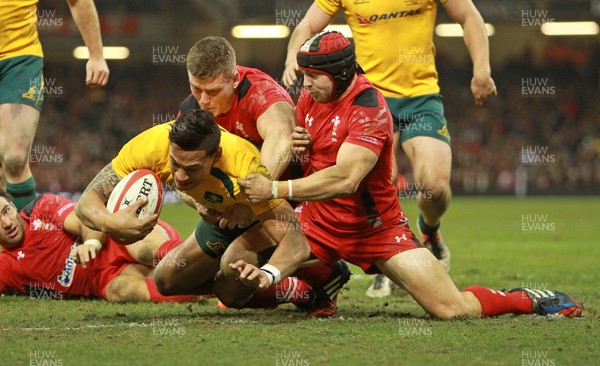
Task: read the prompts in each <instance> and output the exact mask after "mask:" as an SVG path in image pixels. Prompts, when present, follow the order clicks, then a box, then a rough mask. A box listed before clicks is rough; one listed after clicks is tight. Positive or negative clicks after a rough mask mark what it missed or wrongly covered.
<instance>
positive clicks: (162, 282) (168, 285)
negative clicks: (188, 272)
mask: <svg viewBox="0 0 600 366" xmlns="http://www.w3.org/2000/svg"><path fill="white" fill-rule="evenodd" d="M154 282H155V283H156V288H157V289H158V292H160V294H161V295H164V296H172V295H179V293H178V292H179V288H178V286H177V283H176V282H175V281H174V276H173V274H172V273H171V270H170V267H168V266H161V265H160V263H159V264H158V266H157V267H156V268H155V269H154Z"/></svg>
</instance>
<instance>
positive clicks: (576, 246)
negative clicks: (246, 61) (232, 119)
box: [0, 197, 600, 366]
mask: <svg viewBox="0 0 600 366" xmlns="http://www.w3.org/2000/svg"><path fill="white" fill-rule="evenodd" d="M403 206H404V209H405V212H406V213H407V215H408V216H409V217H410V218H411V223H412V224H413V225H414V222H415V219H416V212H417V209H416V204H415V202H414V201H405V202H404V203H403ZM162 218H163V219H164V220H166V221H168V222H170V223H172V224H173V225H174V226H175V227H176V228H177V229H179V230H180V232H181V233H182V235H183V236H187V235H188V234H189V233H191V232H192V230H193V228H194V225H195V223H196V216H195V214H194V213H193V212H192V211H191V210H190V209H188V208H185V207H183V206H179V205H174V206H167V207H165V208H164V209H163V214H162ZM599 223H600V199H599V198H597V197H581V198H562V197H549V198H527V199H516V198H507V197H503V198H462V197H457V198H455V199H454V200H453V201H452V204H451V207H450V210H449V211H448V213H447V214H446V216H444V220H443V226H442V232H443V235H444V238H445V240H446V241H447V242H448V243H449V245H450V248H451V250H452V270H451V272H450V273H451V275H452V277H453V278H454V280H455V282H456V284H457V286H458V287H459V288H464V287H467V286H469V285H472V284H480V285H484V286H488V287H492V288H497V289H506V288H510V287H520V286H530V287H536V288H542V289H559V290H562V291H565V292H567V293H569V294H572V295H573V296H575V297H576V298H578V299H579V300H580V301H581V302H583V303H584V306H585V310H584V318H582V319H563V318H544V317H538V316H501V317H498V318H495V319H472V320H466V321H447V322H443V321H437V320H432V319H430V318H429V317H428V316H427V315H426V314H425V312H424V311H423V310H421V309H420V307H419V306H418V305H416V303H415V302H414V301H413V300H412V299H410V298H409V297H406V296H390V297H387V298H384V299H370V298H367V297H365V296H364V292H365V290H366V288H367V287H368V286H369V284H370V281H371V279H370V277H369V276H365V275H364V274H363V273H362V272H361V271H360V270H359V269H356V268H354V269H353V271H354V273H355V275H354V276H353V277H352V279H351V280H350V282H349V283H348V285H347V286H346V288H345V289H344V290H343V291H342V293H341V295H340V299H339V300H338V304H339V308H340V309H339V313H340V315H341V316H340V317H339V318H337V319H328V320H313V319H310V320H309V319H306V318H305V317H304V314H303V313H301V312H297V311H295V310H294V308H293V307H290V306H284V307H281V308H279V309H276V310H272V311H263V310H241V311H236V310H217V308H216V300H214V299H210V300H207V301H204V302H199V303H193V304H158V305H156V304H119V305H114V304H108V303H106V302H103V301H99V300H77V301H66V300H60V301H56V300H39V299H30V298H28V297H14V296H3V297H2V298H0V341H1V342H0V354H1V356H0V365H57V366H58V365H60V366H62V365H131V366H132V365H150V364H157V365H163V364H164V365H167V364H168V365H277V366H287V365H293V366H298V365H301V366H308V365H324V364H330V365H421V364H423V365H424V364H434V365H545V366H558V365H594V364H598V362H600V361H598V359H599V357H600V331H599V328H600V321H599V315H600V314H599V309H600V301H599V300H598V299H599V297H600V291H599V290H598V284H599V283H600V268H599V267H600V242H599V240H598V237H599V235H598V234H599V233H600V231H599V230H598V226H597V225H599Z"/></svg>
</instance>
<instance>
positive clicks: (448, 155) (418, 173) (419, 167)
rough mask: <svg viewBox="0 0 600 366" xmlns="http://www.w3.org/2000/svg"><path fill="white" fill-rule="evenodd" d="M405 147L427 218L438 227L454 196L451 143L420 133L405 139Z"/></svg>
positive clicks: (422, 209) (419, 200) (428, 221)
mask: <svg viewBox="0 0 600 366" xmlns="http://www.w3.org/2000/svg"><path fill="white" fill-rule="evenodd" d="M402 149H403V150H404V152H405V154H406V156H408V158H409V160H410V163H411V165H412V170H413V176H414V180H415V185H416V186H417V188H418V190H419V196H418V199H417V203H418V205H419V208H420V209H421V213H422V215H423V220H424V222H425V224H427V225H429V226H436V225H437V224H438V223H439V222H440V218H441V217H442V215H443V214H444V213H445V212H446V210H447V209H448V205H449V204H450V198H451V197H452V191H451V189H450V173H451V170H452V150H451V149H450V145H448V144H447V143H445V142H443V141H441V140H438V139H435V138H433V137H428V136H417V137H413V138H411V139H409V140H406V141H404V142H403V143H402Z"/></svg>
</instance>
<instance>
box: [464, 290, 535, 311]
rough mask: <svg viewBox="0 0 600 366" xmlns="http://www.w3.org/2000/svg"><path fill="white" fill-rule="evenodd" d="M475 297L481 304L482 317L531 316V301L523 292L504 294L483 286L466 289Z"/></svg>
mask: <svg viewBox="0 0 600 366" xmlns="http://www.w3.org/2000/svg"><path fill="white" fill-rule="evenodd" d="M464 291H469V292H471V293H473V295H475V297H476V298H477V300H479V303H480V304H481V317H482V318H484V317H488V316H496V315H501V314H507V313H513V314H531V313H532V309H531V300H530V299H529V297H528V296H527V295H526V294H524V293H523V292H520V291H517V292H512V293H509V292H502V291H497V290H491V289H489V288H485V287H482V286H471V287H467V288H466V289H464V290H463V291H462V292H464Z"/></svg>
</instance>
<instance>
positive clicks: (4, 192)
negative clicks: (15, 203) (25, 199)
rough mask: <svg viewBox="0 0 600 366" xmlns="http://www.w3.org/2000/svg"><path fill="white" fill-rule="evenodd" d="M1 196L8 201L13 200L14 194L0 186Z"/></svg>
mask: <svg viewBox="0 0 600 366" xmlns="http://www.w3.org/2000/svg"><path fill="white" fill-rule="evenodd" d="M0 197H3V198H6V200H7V201H8V202H12V196H11V195H10V194H8V192H6V191H5V190H3V189H2V188H0Z"/></svg>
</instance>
